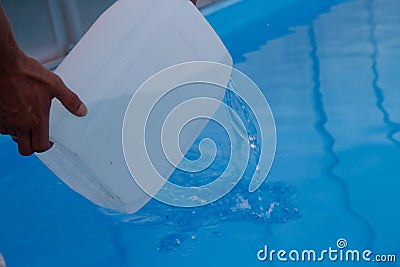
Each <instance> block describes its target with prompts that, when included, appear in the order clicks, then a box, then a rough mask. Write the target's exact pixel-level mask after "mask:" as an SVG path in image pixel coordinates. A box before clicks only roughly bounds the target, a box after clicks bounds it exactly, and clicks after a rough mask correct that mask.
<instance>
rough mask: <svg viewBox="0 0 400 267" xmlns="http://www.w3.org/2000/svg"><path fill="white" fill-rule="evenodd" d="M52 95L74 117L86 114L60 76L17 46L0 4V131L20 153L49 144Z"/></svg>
mask: <svg viewBox="0 0 400 267" xmlns="http://www.w3.org/2000/svg"><path fill="white" fill-rule="evenodd" d="M53 98H57V99H58V100H60V101H61V103H62V104H63V105H64V106H65V108H67V109H68V110H69V111H70V112H71V113H73V114H75V115H76V116H80V117H81V116H85V115H86V113H87V108H86V106H85V105H84V104H83V103H82V101H81V100H80V99H79V98H78V96H77V95H76V94H74V93H73V92H72V91H71V90H69V89H68V88H67V87H66V86H65V84H64V83H63V81H62V80H61V79H60V77H58V76H57V75H56V74H54V73H52V72H51V71H49V70H48V69H46V68H45V67H44V66H42V65H41V64H40V63H39V62H38V61H36V60H35V59H33V58H30V57H28V56H26V55H25V54H24V52H23V51H22V50H21V49H20V48H19V47H18V45H17V43H16V41H15V38H14V35H13V33H12V31H11V26H10V23H9V21H8V18H7V16H6V14H5V12H4V9H3V7H2V6H1V4H0V134H8V135H11V137H13V139H14V140H15V141H17V142H18V150H19V152H20V153H21V154H22V155H24V156H29V155H32V153H34V152H44V151H46V150H48V149H49V148H50V147H51V145H52V144H51V143H50V141H49V115H50V106H51V101H52V99H53Z"/></svg>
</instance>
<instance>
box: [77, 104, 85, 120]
mask: <svg viewBox="0 0 400 267" xmlns="http://www.w3.org/2000/svg"><path fill="white" fill-rule="evenodd" d="M87 113H88V109H87V107H86V106H85V104H83V103H82V104H81V105H80V106H79V109H78V112H77V115H78V116H79V117H83V116H86V114H87Z"/></svg>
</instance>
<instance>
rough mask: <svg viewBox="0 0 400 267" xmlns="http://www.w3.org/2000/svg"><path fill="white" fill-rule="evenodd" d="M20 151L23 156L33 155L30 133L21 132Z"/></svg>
mask: <svg viewBox="0 0 400 267" xmlns="http://www.w3.org/2000/svg"><path fill="white" fill-rule="evenodd" d="M17 136H18V151H19V153H20V154H21V155H22V156H30V155H32V154H33V150H32V142H31V134H30V131H19V132H18V134H17Z"/></svg>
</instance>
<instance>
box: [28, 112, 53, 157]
mask: <svg viewBox="0 0 400 267" xmlns="http://www.w3.org/2000/svg"><path fill="white" fill-rule="evenodd" d="M50 147H51V144H50V141H49V117H48V116H45V117H44V118H43V121H42V123H41V124H40V126H39V127H38V128H36V129H33V130H32V150H33V151H34V152H39V153H41V152H45V151H47V150H48V149H49V148H50Z"/></svg>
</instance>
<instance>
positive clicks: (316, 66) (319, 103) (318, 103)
mask: <svg viewBox="0 0 400 267" xmlns="http://www.w3.org/2000/svg"><path fill="white" fill-rule="evenodd" d="M309 38H310V44H311V52H310V57H311V60H312V70H313V78H312V79H313V81H314V87H313V98H314V109H315V112H316V115H317V118H318V121H317V122H316V123H315V128H316V130H317V132H318V134H319V135H320V136H321V138H322V140H323V141H324V151H325V153H326V155H327V156H328V157H329V158H330V164H329V165H328V166H327V167H326V174H327V177H329V178H331V179H333V180H335V181H336V182H337V183H339V185H340V187H341V188H342V192H343V196H344V201H345V203H346V207H347V209H348V211H349V212H350V213H351V214H352V215H353V216H354V217H355V218H357V219H358V220H359V221H360V222H361V223H362V224H363V225H364V226H365V227H366V229H368V231H369V236H368V238H367V245H368V246H370V247H372V244H373V242H374V239H375V233H374V228H373V227H372V225H371V224H370V223H369V221H368V220H367V219H365V218H364V217H363V216H361V215H360V214H359V213H357V212H356V211H355V210H354V209H353V208H352V206H351V201H350V195H349V189H348V186H347V184H346V182H345V181H344V180H343V179H342V178H341V177H339V176H338V175H336V174H335V173H334V170H335V169H336V167H337V166H338V165H339V162H340V160H339V157H338V156H337V155H336V153H335V151H334V147H335V143H336V140H335V137H334V136H333V135H332V134H331V133H330V132H329V131H328V129H327V127H326V125H327V123H328V116H327V113H326V111H325V107H324V102H323V93H322V92H321V80H320V61H319V57H318V45H317V41H316V36H315V30H314V27H313V24H312V23H311V24H310V27H309Z"/></svg>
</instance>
